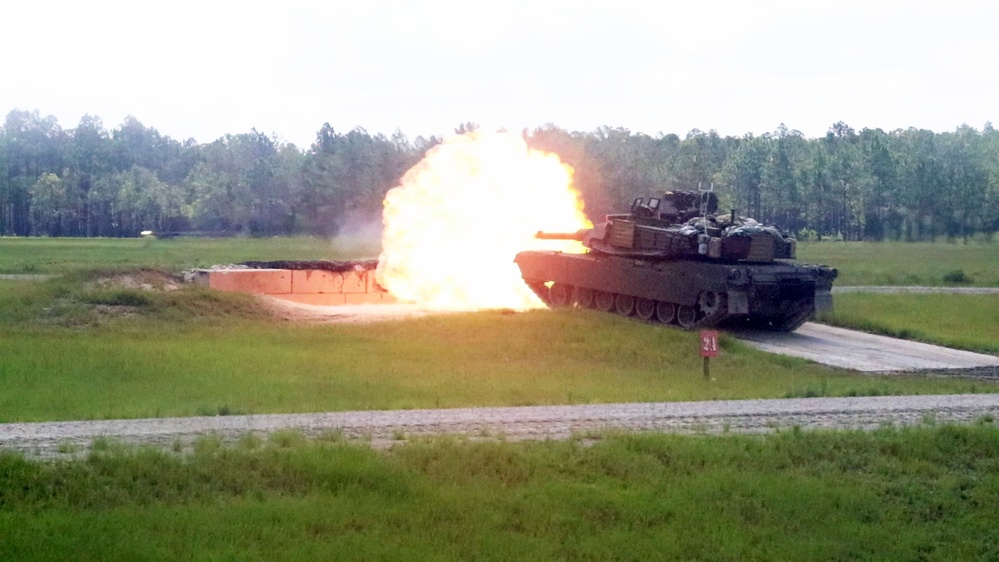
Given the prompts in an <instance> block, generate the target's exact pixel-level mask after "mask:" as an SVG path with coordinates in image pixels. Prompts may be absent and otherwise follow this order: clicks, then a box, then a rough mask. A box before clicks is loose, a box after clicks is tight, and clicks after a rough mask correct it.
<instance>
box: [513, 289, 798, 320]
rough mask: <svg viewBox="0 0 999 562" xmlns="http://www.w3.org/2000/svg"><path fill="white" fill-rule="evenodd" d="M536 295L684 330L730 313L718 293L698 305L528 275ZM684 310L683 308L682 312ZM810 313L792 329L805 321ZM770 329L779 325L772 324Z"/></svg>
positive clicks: (559, 303) (567, 305)
mask: <svg viewBox="0 0 999 562" xmlns="http://www.w3.org/2000/svg"><path fill="white" fill-rule="evenodd" d="M524 283H525V284H526V285H527V286H528V287H530V288H531V290H532V291H533V292H534V294H535V295H537V296H538V298H539V299H541V301H542V302H544V303H545V304H546V305H548V306H549V307H550V308H573V307H574V308H588V309H593V310H599V311H602V312H613V313H616V314H619V315H621V316H627V317H635V318H637V319H639V320H643V321H645V322H649V323H652V324H666V325H672V326H676V327H679V328H682V329H684V330H699V329H703V328H713V327H717V326H719V325H720V324H722V323H723V322H724V321H725V320H727V319H728V318H729V317H730V315H729V314H728V313H727V304H726V303H725V302H724V295H715V297H713V298H716V299H718V300H717V301H715V302H703V303H698V305H697V306H693V307H691V306H684V305H679V304H675V303H667V302H664V301H655V300H652V299H643V298H638V297H633V296H630V295H623V294H620V293H610V292H604V291H593V290H591V289H585V288H580V287H573V286H571V285H567V284H565V283H552V284H551V286H550V287H549V286H548V285H546V284H545V282H544V281H541V280H536V279H535V280H529V279H524ZM681 310H682V312H681ZM809 316H810V313H809V314H806V315H805V317H804V318H803V319H801V321H800V322H799V323H797V324H794V327H791V328H788V329H786V330H784V331H791V330H794V329H795V328H797V327H798V326H800V325H801V324H802V323H804V322H805V321H806V320H807V319H808V317H809ZM770 329H775V328H773V327H770Z"/></svg>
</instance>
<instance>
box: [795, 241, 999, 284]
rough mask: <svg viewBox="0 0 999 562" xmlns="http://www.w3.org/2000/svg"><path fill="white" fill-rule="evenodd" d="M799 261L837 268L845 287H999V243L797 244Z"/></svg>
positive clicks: (841, 282)
mask: <svg viewBox="0 0 999 562" xmlns="http://www.w3.org/2000/svg"><path fill="white" fill-rule="evenodd" d="M798 259H799V260H801V261H804V262H809V263H824V264H828V265H831V266H833V267H836V268H837V269H839V278H838V279H836V284H837V285H841V286H847V285H927V286H969V287H999V244H996V243H969V244H961V243H955V244H948V243H945V242H934V243H915V244H907V243H903V242H878V243H874V242H812V243H803V244H799V245H798ZM961 278H963V279H964V281H957V280H960V279H961Z"/></svg>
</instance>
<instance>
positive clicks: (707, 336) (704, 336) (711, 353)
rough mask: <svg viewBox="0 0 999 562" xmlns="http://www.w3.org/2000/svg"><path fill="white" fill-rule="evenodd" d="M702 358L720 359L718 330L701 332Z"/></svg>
mask: <svg viewBox="0 0 999 562" xmlns="http://www.w3.org/2000/svg"><path fill="white" fill-rule="evenodd" d="M701 357H718V330H701Z"/></svg>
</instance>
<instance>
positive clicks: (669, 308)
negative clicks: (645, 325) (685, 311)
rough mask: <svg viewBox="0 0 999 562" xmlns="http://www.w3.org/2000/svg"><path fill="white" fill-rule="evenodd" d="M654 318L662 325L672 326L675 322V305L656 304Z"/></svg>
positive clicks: (668, 303) (667, 303)
mask: <svg viewBox="0 0 999 562" xmlns="http://www.w3.org/2000/svg"><path fill="white" fill-rule="evenodd" d="M656 318H657V319H659V321H660V322H662V323H663V324H672V323H673V321H674V320H676V305H675V304H673V303H671V302H660V303H656Z"/></svg>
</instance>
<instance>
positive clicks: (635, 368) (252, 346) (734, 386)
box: [0, 239, 999, 422]
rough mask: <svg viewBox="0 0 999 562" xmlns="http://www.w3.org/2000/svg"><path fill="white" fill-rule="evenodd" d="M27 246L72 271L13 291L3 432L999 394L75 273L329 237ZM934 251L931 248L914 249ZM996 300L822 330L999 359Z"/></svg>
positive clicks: (612, 325)
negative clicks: (708, 369) (316, 318)
mask: <svg viewBox="0 0 999 562" xmlns="http://www.w3.org/2000/svg"><path fill="white" fill-rule="evenodd" d="M21 242H28V243H36V242H38V243H41V245H40V246H39V248H42V247H43V249H38V250H37V252H36V253H35V257H34V259H36V260H37V262H38V263H41V262H45V263H47V264H48V265H47V267H51V269H45V268H42V267H38V268H31V267H28V268H27V269H29V270H31V269H33V270H34V271H65V272H67V273H65V274H64V275H63V276H62V277H61V278H58V279H54V280H51V281H48V282H44V283H25V282H15V281H0V341H2V343H0V353H2V356H0V386H2V387H3V388H4V392H3V393H0V421H8V422H9V421H43V420H63V419H76V418H79V419H94V418H135V417H150V416H152V417H157V416H187V415H205V414H227V413H273V412H310V411H327V410H353V409H368V408H370V409H392V408H435V407H461V406H496V405H531V404H568V403H595V402H604V403H606V402H622V401H681V400H709V399H735V398H769V397H794V396H823V395H828V396H842V395H872V394H909V393H936V392H940V393H954V392H994V391H995V390H997V388H999V387H997V386H996V385H994V384H987V383H981V382H977V383H976V382H969V381H954V380H941V379H924V378H917V377H904V378H898V377H895V378H871V377H867V376H862V375H857V374H853V373H849V372H846V371H841V370H836V369H832V368H827V367H823V366H818V365H815V364H811V363H809V362H807V361H804V360H799V359H793V358H788V357H782V356H776V355H770V354H765V353H762V352H758V351H755V350H753V349H751V348H749V347H747V346H745V345H743V344H741V343H740V342H738V341H736V340H734V339H732V338H730V337H728V336H723V339H722V346H723V354H722V357H720V358H718V359H716V360H715V361H714V362H713V365H712V378H713V380H711V381H704V380H703V378H702V377H701V376H700V372H701V364H700V359H699V357H698V356H697V354H696V351H695V350H696V339H695V335H694V334H690V333H685V332H682V331H679V330H674V329H664V328H662V327H656V326H650V325H646V324H642V323H638V322H634V321H627V320H624V319H621V318H617V317H614V316H607V315H602V314H599V313H596V312H591V311H579V310H575V311H573V310H569V311H557V312H553V311H536V312H532V313H522V314H508V313H503V312H502V311H486V312H480V313H471V314H461V315H455V316H447V317H433V318H423V319H414V320H407V321H402V322H390V323H377V324H367V325H326V326H314V325H313V326H303V325H294V324H290V323H281V322H277V321H275V320H274V319H272V318H269V317H268V316H267V315H266V313H265V312H264V311H263V310H261V309H260V307H259V306H258V305H257V304H256V302H255V301H254V300H253V299H252V298H251V297H248V296H246V295H237V294H224V293H217V292H213V291H207V290H203V289H199V288H195V287H191V286H182V288H181V289H180V290H177V291H173V292H156V291H154V292H145V291H140V290H136V289H128V288H120V287H114V286H95V285H94V278H95V277H98V275H97V274H95V273H93V272H88V271H87V270H86V268H84V269H79V268H81V267H83V266H84V265H85V264H95V263H103V262H102V260H105V261H110V262H113V263H115V264H116V265H117V266H119V267H136V266H138V265H151V263H149V262H145V261H142V260H141V259H139V258H140V257H142V256H143V255H144V254H141V253H140V252H138V251H135V250H136V248H138V247H139V246H141V245H142V244H146V243H148V244H150V247H151V248H152V247H156V248H169V249H170V252H167V251H165V250H161V249H158V250H156V252H158V255H160V256H168V255H169V256H172V257H169V258H163V259H166V260H168V261H169V260H174V261H175V262H176V261H177V260H179V258H180V256H181V254H183V252H180V251H179V249H181V248H185V247H187V248H194V249H195V251H194V254H196V255H200V256H205V255H213V256H214V259H213V260H211V261H218V262H232V261H239V258H236V257H232V259H227V257H226V256H236V255H239V256H242V257H244V258H250V257H254V258H259V257H265V256H264V254H267V256H266V257H274V258H277V257H280V256H282V255H286V254H282V253H281V252H283V251H285V249H286V248H287V247H292V246H293V247H295V248H296V249H295V250H294V252H298V253H296V254H295V255H296V256H302V257H310V258H311V257H317V255H316V254H310V252H319V251H320V246H326V247H327V248H329V247H331V245H330V244H329V243H320V242H319V241H317V240H315V239H291V240H280V239H267V240H229V241H224V242H223V241H217V240H203V239H189V240H163V241H160V240H151V241H144V240H126V241H117V240H106V241H95V242H94V244H96V246H93V247H88V246H86V245H83V246H78V244H80V243H83V242H87V241H78V240H69V241H65V243H66V244H67V247H65V248H63V247H61V246H60V244H59V243H60V242H62V241H60V240H41V241H37V240H21V239H19V240H12V239H6V240H4V241H3V244H7V245H15V246H16V245H17V244H16V243H21ZM227 244H231V247H227ZM122 245H124V246H122ZM128 245H136V248H133V249H132V250H133V251H134V253H132V254H129V253H128V252H126V251H124V250H123V248H125V247H127V246H128ZM844 247H845V245H844ZM209 248H210V250H209ZM310 248H311V249H310ZM935 248H936V246H933V245H921V246H920V245H917V246H915V250H914V251H918V250H920V249H922V250H926V251H935ZM175 252H176V253H175ZM227 252H228V253H227ZM268 252H273V253H272V254H268ZM29 254H30V253H29V252H22V255H24V256H28V255H29ZM0 255H3V256H4V258H3V259H9V256H8V255H6V254H0ZM115 255H117V256H120V261H115V259H116V258H113V257H112V256H115ZM59 256H62V257H61V258H60V257H59ZM71 256H75V258H74V259H76V260H77V261H71V260H70V257H71ZM25 259H28V258H25ZM924 261H926V260H924ZM152 274H153V275H159V274H155V272H153V273H152ZM136 275H140V276H141V275H143V274H142V273H139V274H136ZM161 277H162V275H161ZM997 302H999V297H997V296H995V295H990V296H978V297H967V296H955V295H856V294H845V295H839V296H838V297H837V308H836V311H835V313H833V314H832V315H829V316H828V317H824V318H826V319H827V321H830V322H833V323H838V324H843V325H848V326H857V327H861V328H865V329H869V330H871V331H881V332H888V333H895V334H898V335H902V336H907V337H914V338H919V339H924V340H928V341H937V342H942V343H948V344H951V345H956V346H959V347H964V348H968V349H974V350H979V351H985V352H992V353H995V352H996V338H995V336H994V334H996V333H999V314H997V312H996V310H997V307H996V304H997ZM954 310H962V313H961V314H960V315H959V316H957V315H955V314H953V311H954ZM956 318H959V319H960V320H959V321H955V319H956Z"/></svg>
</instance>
